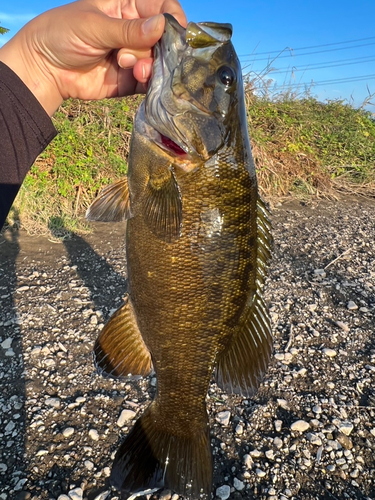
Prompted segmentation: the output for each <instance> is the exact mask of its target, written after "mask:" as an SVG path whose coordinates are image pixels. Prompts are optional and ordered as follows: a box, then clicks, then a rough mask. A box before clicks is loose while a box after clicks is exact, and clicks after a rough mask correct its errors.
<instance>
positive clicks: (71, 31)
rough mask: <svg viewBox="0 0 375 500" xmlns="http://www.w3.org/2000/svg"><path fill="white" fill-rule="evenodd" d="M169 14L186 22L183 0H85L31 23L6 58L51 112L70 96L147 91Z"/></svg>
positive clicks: (1, 56)
mask: <svg viewBox="0 0 375 500" xmlns="http://www.w3.org/2000/svg"><path fill="white" fill-rule="evenodd" d="M167 12H168V13H170V14H172V15H173V16H174V17H176V19H177V20H178V21H179V22H180V23H181V24H182V25H185V26H186V17H185V14H184V12H183V10H182V8H181V6H180V4H179V3H178V0H79V1H77V2H74V3H71V4H68V5H64V6H62V7H58V8H56V9H52V10H50V11H47V12H45V13H43V14H41V15H40V16H38V17H36V18H35V19H33V20H32V21H30V22H29V23H28V24H27V25H26V26H24V27H23V28H22V30H20V31H19V32H18V33H17V34H16V35H15V36H14V37H13V38H12V39H11V40H10V41H9V42H8V43H7V44H6V45H4V46H3V47H2V48H1V49H0V60H1V61H3V62H4V63H5V64H7V65H8V66H9V67H10V68H11V69H12V70H13V71H14V72H15V73H16V74H17V75H18V76H19V77H20V78H21V80H23V82H24V83H25V84H26V85H27V86H28V87H29V89H30V90H31V91H32V92H33V93H34V95H35V96H36V98H37V99H38V100H39V102H40V103H41V104H42V106H43V107H44V109H45V110H46V111H47V113H48V114H49V115H52V114H53V113H54V112H55V110H56V109H57V108H58V106H59V105H60V104H61V102H62V101H63V99H67V98H69V97H76V98H80V99H102V98H104V97H114V96H124V95H129V94H134V93H142V92H144V91H145V89H146V82H147V80H148V79H149V78H150V75H151V68H152V47H153V46H154V45H155V43H156V42H157V41H158V40H159V39H160V37H161V36H162V34H163V30H164V24H165V20H164V16H163V15H162V14H163V13H167Z"/></svg>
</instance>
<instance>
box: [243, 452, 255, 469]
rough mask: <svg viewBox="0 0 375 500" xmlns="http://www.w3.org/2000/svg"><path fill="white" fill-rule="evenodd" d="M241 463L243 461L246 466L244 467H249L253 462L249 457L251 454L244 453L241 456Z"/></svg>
mask: <svg viewBox="0 0 375 500" xmlns="http://www.w3.org/2000/svg"><path fill="white" fill-rule="evenodd" d="M243 463H244V466H245V467H246V469H251V468H252V466H253V463H254V462H253V459H252V458H251V456H250V455H249V454H246V455H244V457H243Z"/></svg>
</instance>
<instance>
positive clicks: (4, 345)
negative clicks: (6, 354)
mask: <svg viewBox="0 0 375 500" xmlns="http://www.w3.org/2000/svg"><path fill="white" fill-rule="evenodd" d="M12 342H13V339H11V338H10V337H9V338H8V339H5V340H4V341H3V342H2V343H1V347H2V348H3V349H9V348H10V347H11V345H12Z"/></svg>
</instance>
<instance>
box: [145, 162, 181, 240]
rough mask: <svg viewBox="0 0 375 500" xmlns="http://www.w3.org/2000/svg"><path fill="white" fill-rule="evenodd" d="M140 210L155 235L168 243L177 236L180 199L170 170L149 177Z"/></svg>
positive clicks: (179, 228) (179, 225)
mask: <svg viewBox="0 0 375 500" xmlns="http://www.w3.org/2000/svg"><path fill="white" fill-rule="evenodd" d="M142 211H143V212H144V218H145V221H146V223H147V225H148V227H149V228H150V230H151V231H152V232H153V233H154V234H155V236H157V237H158V238H160V239H163V240H165V241H167V242H168V243H169V242H172V241H173V240H175V239H177V238H179V236H180V230H181V224H182V201H181V194H180V189H179V187H178V184H177V181H176V179H175V177H174V175H173V172H172V171H171V170H167V171H163V172H162V173H161V174H158V175H153V176H152V177H150V180H149V182H148V184H147V187H146V190H145V194H144V201H143V206H142Z"/></svg>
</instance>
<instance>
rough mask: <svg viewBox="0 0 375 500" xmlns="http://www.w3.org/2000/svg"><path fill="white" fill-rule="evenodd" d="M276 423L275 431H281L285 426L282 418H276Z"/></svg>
mask: <svg viewBox="0 0 375 500" xmlns="http://www.w3.org/2000/svg"><path fill="white" fill-rule="evenodd" d="M274 425H275V431H276V432H281V429H282V427H283V421H282V420H275V422H274Z"/></svg>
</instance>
